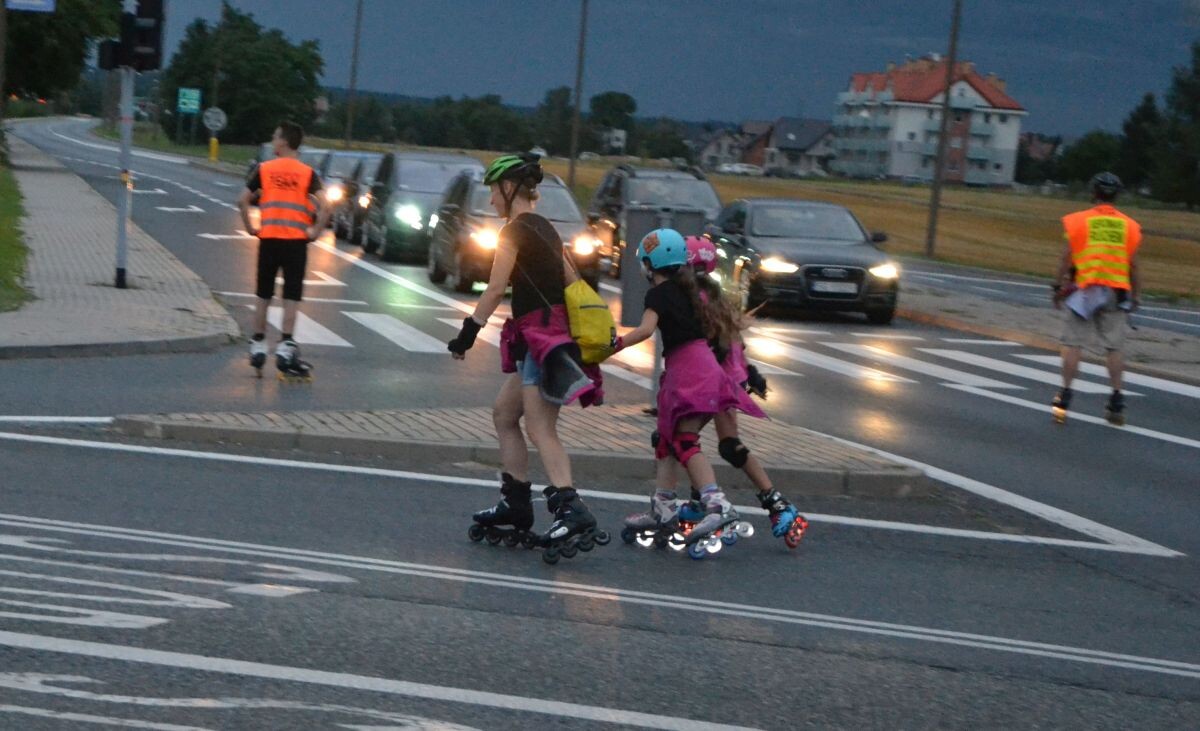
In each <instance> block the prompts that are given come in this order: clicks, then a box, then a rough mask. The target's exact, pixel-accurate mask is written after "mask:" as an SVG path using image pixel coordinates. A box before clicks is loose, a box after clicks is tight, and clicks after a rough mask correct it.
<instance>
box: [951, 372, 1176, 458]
mask: <svg viewBox="0 0 1200 731" xmlns="http://www.w3.org/2000/svg"><path fill="white" fill-rule="evenodd" d="M946 388H953V389H957V390H959V391H965V392H967V393H973V394H975V395H976V396H983V397H985V398H990V399H994V400H996V401H1003V402H1004V403H1006V404H1012V405H1013V406H1023V407H1025V408H1027V409H1033V410H1034V411H1044V412H1046V413H1047V414H1048V413H1050V404H1039V403H1038V402H1036V401H1027V400H1025V399H1019V398H1017V397H1015V396H1009V395H1008V394H1001V393H991V392H990V391H982V390H979V389H974V388H971V387H970V386H956V385H953V384H949V383H947V384H946ZM1067 419H1068V420H1069V421H1083V422H1086V423H1088V424H1096V425H1097V426H1103V427H1107V428H1109V429H1116V430H1117V431H1119V432H1128V433H1129V434H1137V435H1138V436H1142V437H1149V438H1150V439H1157V440H1158V441H1160V442H1167V443H1169V444H1178V445H1179V446H1181V447H1190V448H1192V449H1200V440H1196V439H1189V438H1188V437H1181V436H1179V435H1177V434H1169V433H1167V432H1161V431H1156V430H1154V429H1147V428H1145V427H1141V426H1134V425H1132V424H1126V425H1125V426H1116V425H1114V424H1109V423H1108V421H1107V420H1106V419H1102V418H1100V417H1099V416H1092V415H1091V414H1082V413H1080V412H1078V411H1072V412H1071V413H1070V415H1068V416H1067Z"/></svg>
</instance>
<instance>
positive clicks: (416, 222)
mask: <svg viewBox="0 0 1200 731" xmlns="http://www.w3.org/2000/svg"><path fill="white" fill-rule="evenodd" d="M392 215H394V216H395V217H396V220H397V221H399V222H400V223H404V224H407V225H408V226H409V227H410V228H415V229H417V230H418V231H419V230H420V229H421V228H422V227H423V226H424V225H425V224H424V223H422V222H421V209H420V208H417V207H416V206H414V205H413V204H411V203H405V204H404V205H402V206H400V207H398V208H397V209H396V211H395V213H393V214H392Z"/></svg>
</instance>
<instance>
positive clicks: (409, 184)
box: [396, 160, 477, 193]
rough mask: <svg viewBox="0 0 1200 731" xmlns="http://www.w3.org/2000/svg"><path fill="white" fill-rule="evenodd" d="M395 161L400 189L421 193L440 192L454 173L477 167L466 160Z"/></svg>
mask: <svg viewBox="0 0 1200 731" xmlns="http://www.w3.org/2000/svg"><path fill="white" fill-rule="evenodd" d="M397 163H398V164H397V167H396V173H397V175H396V179H397V180H398V181H399V182H400V190H411V191H417V192H421V193H441V192H442V191H444V190H445V189H446V186H447V185H449V184H450V181H451V180H452V179H453V178H454V176H455V175H458V174H459V173H461V172H463V171H464V170H474V169H475V168H476V167H477V165H475V164H472V163H468V162H428V161H426V160H398V161H397Z"/></svg>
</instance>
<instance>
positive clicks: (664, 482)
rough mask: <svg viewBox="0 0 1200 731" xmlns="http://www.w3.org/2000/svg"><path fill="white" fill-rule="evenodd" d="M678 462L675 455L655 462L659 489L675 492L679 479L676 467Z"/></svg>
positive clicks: (656, 483)
mask: <svg viewBox="0 0 1200 731" xmlns="http://www.w3.org/2000/svg"><path fill="white" fill-rule="evenodd" d="M678 464H679V463H678V462H676V461H675V458H674V457H667V458H666V459H660V460H658V461H657V462H655V465H654V467H655V485H656V486H657V487H658V489H659V490H663V491H667V492H675V486H676V485H677V484H678V481H679V471H678V470H677V469H676V467H677V465H678Z"/></svg>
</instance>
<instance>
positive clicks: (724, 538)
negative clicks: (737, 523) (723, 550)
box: [721, 530, 739, 546]
mask: <svg viewBox="0 0 1200 731" xmlns="http://www.w3.org/2000/svg"><path fill="white" fill-rule="evenodd" d="M738 538H739V536H738V532H737V531H735V530H730V531H725V532H723V533H721V543H724V544H725V545H726V546H732V545H733V544H735V543H737V542H738Z"/></svg>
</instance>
